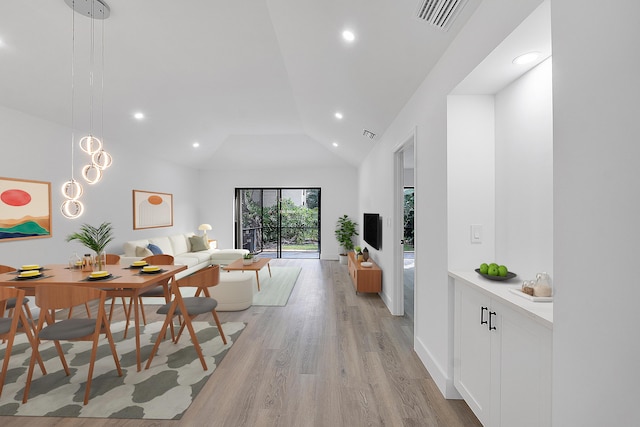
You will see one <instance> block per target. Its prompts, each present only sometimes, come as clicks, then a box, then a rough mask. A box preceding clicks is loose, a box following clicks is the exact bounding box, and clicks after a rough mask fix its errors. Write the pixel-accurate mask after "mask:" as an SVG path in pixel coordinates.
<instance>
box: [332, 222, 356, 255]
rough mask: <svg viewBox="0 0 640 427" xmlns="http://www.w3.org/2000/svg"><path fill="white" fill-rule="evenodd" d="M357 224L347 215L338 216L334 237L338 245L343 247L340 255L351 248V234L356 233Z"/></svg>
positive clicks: (354, 234)
mask: <svg viewBox="0 0 640 427" xmlns="http://www.w3.org/2000/svg"><path fill="white" fill-rule="evenodd" d="M357 226H358V224H357V223H356V222H354V221H353V220H351V218H349V216H348V215H343V216H341V217H340V218H338V222H337V223H336V231H335V235H336V239H337V240H338V243H340V246H342V248H343V249H344V251H345V253H342V254H341V255H345V254H346V252H348V251H350V250H352V249H353V236H357V235H358V231H357V230H356V227H357Z"/></svg>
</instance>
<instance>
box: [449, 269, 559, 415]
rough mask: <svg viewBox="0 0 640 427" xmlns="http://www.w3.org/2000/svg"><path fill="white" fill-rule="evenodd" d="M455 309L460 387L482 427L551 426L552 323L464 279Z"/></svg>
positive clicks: (458, 285)
mask: <svg viewBox="0 0 640 427" xmlns="http://www.w3.org/2000/svg"><path fill="white" fill-rule="evenodd" d="M502 286H503V287H504V286H506V285H502ZM454 310H455V323H454V385H455V387H456V389H457V390H458V391H459V392H460V394H461V395H462V397H463V398H464V399H465V401H466V402H467V404H468V405H469V407H470V408H471V409H472V410H473V412H474V413H475V414H476V416H477V417H478V419H479V420H480V422H482V424H483V425H484V426H486V427H489V426H491V427H498V426H500V427H511V426H518V427H529V426H531V427H534V426H535V427H540V426H550V425H551V357H552V353H551V345H552V330H551V328H550V327H549V325H547V324H546V323H547V322H545V321H544V320H541V319H537V318H536V315H535V314H534V313H528V312H526V310H523V309H522V307H519V306H515V305H512V304H511V303H510V302H509V301H508V300H503V299H502V298H500V297H499V296H498V295H494V294H492V293H491V292H490V291H488V290H487V289H486V288H482V287H478V286H476V285H474V284H473V283H470V282H467V281H466V280H460V279H459V278H456V280H455V309H454Z"/></svg>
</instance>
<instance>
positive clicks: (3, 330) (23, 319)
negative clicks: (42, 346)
mask: <svg viewBox="0 0 640 427" xmlns="http://www.w3.org/2000/svg"><path fill="white" fill-rule="evenodd" d="M23 298H24V290H23V289H16V288H8V287H0V338H2V339H3V340H5V341H6V342H7V349H6V350H5V353H4V361H3V363H2V373H0V396H2V388H3V387H4V380H5V378H6V377H7V370H8V368H9V359H10V358H11V350H12V348H13V341H14V339H15V337H16V333H18V332H24V333H25V334H26V335H27V339H28V341H29V344H30V346H31V348H33V343H34V335H33V333H32V329H31V328H32V327H31V326H29V327H25V325H28V324H29V321H28V320H27V316H25V313H24V311H23V309H22V307H21V306H18V307H17V308H15V309H14V310H11V314H9V315H8V316H7V317H4V314H5V311H6V308H7V305H8V304H7V303H8V301H9V300H14V301H16V300H20V299H23ZM36 359H37V361H38V365H39V366H40V370H41V371H42V374H43V375H45V374H46V373H47V371H46V369H45V367H44V363H43V362H42V358H41V357H40V355H37V356H36Z"/></svg>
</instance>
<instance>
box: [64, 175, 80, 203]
mask: <svg viewBox="0 0 640 427" xmlns="http://www.w3.org/2000/svg"><path fill="white" fill-rule="evenodd" d="M61 190H62V195H63V196H64V197H65V198H66V199H68V200H73V199H79V198H80V196H82V185H80V183H79V182H78V181H76V180H75V179H73V178H71V180H69V181H67V182H65V183H64V184H62V188H61Z"/></svg>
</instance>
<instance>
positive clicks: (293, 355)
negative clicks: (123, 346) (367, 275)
mask: <svg viewBox="0 0 640 427" xmlns="http://www.w3.org/2000/svg"><path fill="white" fill-rule="evenodd" d="M271 265H275V266H277V265H289V266H296V265H297V266H301V267H302V272H301V274H300V277H299V278H298V281H297V284H296V286H295V288H294V290H293V293H292V295H291V298H290V299H289V303H288V305H287V306H286V307H251V308H249V309H248V310H245V311H240V312H220V313H219V314H220V319H221V321H223V322H225V321H243V322H246V323H247V327H246V329H245V331H244V332H243V333H242V335H240V337H239V339H238V341H237V342H236V343H234V345H233V346H232V347H231V349H230V350H229V352H228V354H227V355H226V356H225V358H224V360H223V361H222V363H221V364H220V366H218V367H217V368H216V370H215V372H214V373H213V375H212V376H211V378H210V379H209V381H208V382H207V384H206V385H205V386H204V388H203V389H202V391H201V392H200V394H199V395H198V396H197V398H196V399H195V401H194V402H193V404H192V405H191V407H190V408H189V409H188V411H187V412H186V414H185V415H184V416H183V417H182V419H181V420H179V421H158V420H154V421H145V420H110V419H82V418H31V417H0V425H2V426H3V427H14V426H24V425H29V426H30V427H38V426H62V427H67V426H84V425H87V424H90V425H91V426H94V427H98V426H230V427H240V426H252V427H253V426H283V427H289V426H295V427H304V426H319V427H323V426H331V427H334V426H349V427H351V426H353V427H355V426H443V427H445V426H446V427H456V426H465V427H466V426H480V425H481V424H480V423H479V422H478V420H477V419H476V418H475V416H474V415H473V413H472V412H471V410H470V409H469V407H468V406H467V405H466V404H465V403H464V401H460V400H446V399H444V398H443V397H442V395H441V394H440V391H439V390H438V389H437V387H436V385H435V384H434V382H433V380H432V379H431V377H430V376H429V373H428V372H427V370H426V369H425V368H424V367H423V365H422V364H421V362H420V361H419V359H418V357H417V356H416V354H415V352H414V351H413V349H412V341H413V338H412V335H411V333H410V330H411V328H410V327H409V326H408V324H407V320H406V319H405V318H402V317H395V316H391V315H390V314H389V310H387V308H386V307H385V305H384V304H383V303H382V301H381V299H380V297H379V296H378V295H377V294H373V295H369V294H359V295H356V294H355V291H354V289H353V286H352V285H351V282H350V281H349V276H348V272H347V267H346V266H343V265H340V264H339V263H338V262H337V261H320V260H273V261H271ZM120 311H121V310H120ZM146 312H147V315H148V317H150V318H151V317H152V315H151V314H150V313H152V312H155V310H154V309H153V308H152V307H148V309H147V310H146ZM156 317H157V316H156ZM147 320H159V319H158V318H151V319H147ZM89 404H91V403H89Z"/></svg>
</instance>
